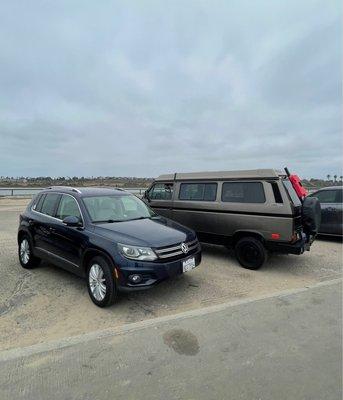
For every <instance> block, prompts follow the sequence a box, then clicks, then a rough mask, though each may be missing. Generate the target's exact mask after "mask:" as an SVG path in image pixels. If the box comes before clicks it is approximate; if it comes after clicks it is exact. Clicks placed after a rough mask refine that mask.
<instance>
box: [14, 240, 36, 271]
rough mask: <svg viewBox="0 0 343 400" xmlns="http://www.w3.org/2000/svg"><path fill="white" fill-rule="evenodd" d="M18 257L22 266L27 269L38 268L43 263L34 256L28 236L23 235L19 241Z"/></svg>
mask: <svg viewBox="0 0 343 400" xmlns="http://www.w3.org/2000/svg"><path fill="white" fill-rule="evenodd" d="M18 255H19V261H20V265H21V266H22V267H23V268H25V269H32V268H34V267H37V266H38V264H39V263H40V261H41V260H40V258H38V257H35V256H34V255H33V251H32V245H31V242H30V239H29V237H28V236H27V235H23V236H22V237H21V238H20V240H19V245H18Z"/></svg>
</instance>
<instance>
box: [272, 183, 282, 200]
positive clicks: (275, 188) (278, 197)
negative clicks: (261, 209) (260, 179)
mask: <svg viewBox="0 0 343 400" xmlns="http://www.w3.org/2000/svg"><path fill="white" fill-rule="evenodd" d="M269 183H270V184H271V185H272V189H273V193H274V199H275V203H278V204H279V203H283V200H282V196H281V193H280V189H279V186H278V184H277V182H269Z"/></svg>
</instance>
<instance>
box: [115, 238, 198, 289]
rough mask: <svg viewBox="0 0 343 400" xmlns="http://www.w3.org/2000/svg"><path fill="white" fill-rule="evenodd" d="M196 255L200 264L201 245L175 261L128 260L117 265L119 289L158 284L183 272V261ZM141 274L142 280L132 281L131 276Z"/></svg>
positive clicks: (148, 286)
mask: <svg viewBox="0 0 343 400" xmlns="http://www.w3.org/2000/svg"><path fill="white" fill-rule="evenodd" d="M191 257H194V259H195V265H196V266H198V265H199V264H200V262H201V250H200V246H199V248H198V249H197V251H196V252H194V253H192V254H190V255H188V256H185V257H183V258H180V259H178V260H174V261H169V262H168V261H166V262H156V261H155V262H143V261H140V262H137V261H128V260H126V265H124V266H120V265H116V267H117V269H118V270H119V277H118V280H117V287H118V290H119V291H123V292H132V291H137V290H145V289H150V288H151V287H153V286H155V285H156V284H158V283H160V282H162V281H164V280H166V279H168V278H171V277H173V276H176V275H180V274H182V273H183V272H182V261H185V260H187V259H188V258H191ZM133 274H139V275H141V276H142V277H143V280H142V282H140V283H136V284H135V283H132V282H131V281H130V280H129V276H130V275H133Z"/></svg>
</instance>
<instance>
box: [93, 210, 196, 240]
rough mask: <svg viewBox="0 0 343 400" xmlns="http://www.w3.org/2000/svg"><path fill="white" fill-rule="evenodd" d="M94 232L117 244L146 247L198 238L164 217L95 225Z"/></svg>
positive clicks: (189, 230) (188, 230)
mask: <svg viewBox="0 0 343 400" xmlns="http://www.w3.org/2000/svg"><path fill="white" fill-rule="evenodd" d="M94 232H95V233H97V234H99V235H101V236H103V237H106V238H107V239H109V240H113V241H114V242H117V243H118V242H119V243H123V244H128V245H133V246H146V247H163V246H170V245H173V244H176V243H181V242H187V241H190V240H194V239H195V237H196V235H195V233H194V232H193V231H192V230H191V229H188V228H186V227H185V226H183V225H181V224H178V223H177V222H175V221H172V220H170V219H167V218H164V217H154V218H146V219H139V220H132V221H123V222H113V223H103V224H95V225H94Z"/></svg>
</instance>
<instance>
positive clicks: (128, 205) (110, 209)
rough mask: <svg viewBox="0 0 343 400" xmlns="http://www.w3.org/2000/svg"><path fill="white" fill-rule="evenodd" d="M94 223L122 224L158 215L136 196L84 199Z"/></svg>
mask: <svg viewBox="0 0 343 400" xmlns="http://www.w3.org/2000/svg"><path fill="white" fill-rule="evenodd" d="M83 202H84V204H85V207H86V209H87V211H88V214H89V216H90V217H91V220H92V222H94V223H97V222H98V223H99V222H121V221H132V220H134V219H145V218H151V217H154V216H155V215H156V214H155V213H154V212H153V211H152V210H151V209H150V208H149V207H148V206H147V205H146V204H145V203H143V201H141V200H140V199H138V198H137V197H136V196H134V195H122V196H118V195H116V196H92V197H85V198H83Z"/></svg>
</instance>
